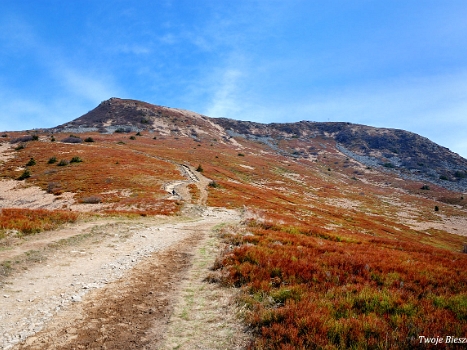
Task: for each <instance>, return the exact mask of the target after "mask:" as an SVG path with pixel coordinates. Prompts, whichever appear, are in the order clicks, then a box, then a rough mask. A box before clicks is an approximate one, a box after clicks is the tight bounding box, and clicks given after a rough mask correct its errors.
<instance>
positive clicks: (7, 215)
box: [0, 208, 78, 235]
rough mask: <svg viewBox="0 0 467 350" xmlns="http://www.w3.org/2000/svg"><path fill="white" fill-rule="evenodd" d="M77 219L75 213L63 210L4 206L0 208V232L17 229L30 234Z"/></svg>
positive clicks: (24, 233) (51, 228)
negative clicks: (9, 207)
mask: <svg viewBox="0 0 467 350" xmlns="http://www.w3.org/2000/svg"><path fill="white" fill-rule="evenodd" d="M77 219H78V214H77V213H73V212H70V211H64V210H45V209H8V208H4V209H1V210H0V232H1V231H3V232H4V231H5V230H17V231H19V232H20V233H21V234H23V235H30V234H34V233H37V232H41V231H46V230H53V229H55V228H57V227H59V226H60V225H63V224H65V223H73V222H75V221H76V220H77Z"/></svg>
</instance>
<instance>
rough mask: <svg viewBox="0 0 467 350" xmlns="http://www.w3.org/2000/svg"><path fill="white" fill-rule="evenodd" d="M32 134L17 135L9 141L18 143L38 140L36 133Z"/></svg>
mask: <svg viewBox="0 0 467 350" xmlns="http://www.w3.org/2000/svg"><path fill="white" fill-rule="evenodd" d="M34 136H35V137H34ZM34 136H32V135H25V136H20V137H17V138H15V139H13V140H11V141H10V143H11V144H14V143H19V142H29V141H34V140H38V137H37V135H34Z"/></svg>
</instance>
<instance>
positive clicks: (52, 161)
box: [47, 157, 57, 164]
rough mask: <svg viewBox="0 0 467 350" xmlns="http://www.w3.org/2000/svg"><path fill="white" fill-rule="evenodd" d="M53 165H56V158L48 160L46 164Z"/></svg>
mask: <svg viewBox="0 0 467 350" xmlns="http://www.w3.org/2000/svg"><path fill="white" fill-rule="evenodd" d="M54 163H57V158H56V157H51V158H49V161H48V162H47V164H54Z"/></svg>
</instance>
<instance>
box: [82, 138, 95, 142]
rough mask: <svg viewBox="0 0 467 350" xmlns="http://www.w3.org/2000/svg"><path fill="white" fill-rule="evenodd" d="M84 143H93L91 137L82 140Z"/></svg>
mask: <svg viewBox="0 0 467 350" xmlns="http://www.w3.org/2000/svg"><path fill="white" fill-rule="evenodd" d="M84 142H94V139H93V138H92V137H87V138H85V139H84Z"/></svg>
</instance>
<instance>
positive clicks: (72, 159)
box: [70, 157, 83, 163]
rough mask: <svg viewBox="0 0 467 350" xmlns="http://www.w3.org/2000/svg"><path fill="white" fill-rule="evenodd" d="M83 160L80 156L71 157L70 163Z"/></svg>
mask: <svg viewBox="0 0 467 350" xmlns="http://www.w3.org/2000/svg"><path fill="white" fill-rule="evenodd" d="M82 161H83V160H82V159H81V158H80V157H73V158H71V160H70V163H81V162H82Z"/></svg>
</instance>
